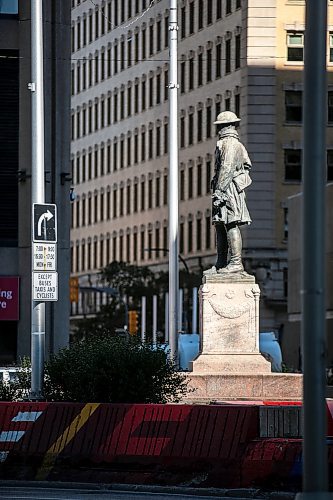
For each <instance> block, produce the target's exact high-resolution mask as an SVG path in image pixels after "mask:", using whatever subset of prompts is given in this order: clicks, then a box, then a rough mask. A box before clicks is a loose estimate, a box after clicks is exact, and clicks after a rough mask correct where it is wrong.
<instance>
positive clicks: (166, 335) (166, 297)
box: [164, 292, 169, 343]
mask: <svg viewBox="0 0 333 500" xmlns="http://www.w3.org/2000/svg"><path fill="white" fill-rule="evenodd" d="M164 313H165V316H164V318H165V335H164V341H165V342H166V343H167V342H169V294H168V292H166V294H165V311H164Z"/></svg>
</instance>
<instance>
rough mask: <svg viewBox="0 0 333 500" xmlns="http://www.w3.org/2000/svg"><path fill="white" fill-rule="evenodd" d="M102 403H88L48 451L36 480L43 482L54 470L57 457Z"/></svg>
mask: <svg viewBox="0 0 333 500" xmlns="http://www.w3.org/2000/svg"><path fill="white" fill-rule="evenodd" d="M99 406H100V403H87V404H86V405H85V406H84V407H83V408H82V410H81V411H80V413H79V414H78V415H77V416H76V417H75V418H74V420H73V422H71V423H70V424H69V426H68V427H66V429H65V430H64V432H63V433H62V434H61V435H60V436H59V437H58V439H57V440H56V441H55V442H54V443H53V444H52V446H50V448H49V449H48V450H47V452H46V454H45V457H44V460H43V463H42V465H41V467H40V468H39V470H38V472H37V474H36V478H35V479H36V480H39V481H42V480H44V479H46V478H47V476H48V475H49V473H50V471H51V469H52V468H53V466H54V464H55V461H56V459H57V456H58V455H59V453H61V452H62V451H63V449H64V448H65V446H67V445H68V444H69V443H70V442H71V441H72V439H73V438H74V437H75V435H76V434H77V433H78V432H79V430H80V429H81V428H82V427H83V426H84V424H85V423H86V422H87V420H88V419H89V418H90V417H91V415H92V414H93V413H94V412H95V411H96V410H97V408H98V407H99Z"/></svg>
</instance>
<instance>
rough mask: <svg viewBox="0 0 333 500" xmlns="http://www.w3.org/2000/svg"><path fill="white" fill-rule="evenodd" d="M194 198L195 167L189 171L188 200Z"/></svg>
mask: <svg viewBox="0 0 333 500" xmlns="http://www.w3.org/2000/svg"><path fill="white" fill-rule="evenodd" d="M192 198H193V167H189V169H188V199H189V200H190V199H192Z"/></svg>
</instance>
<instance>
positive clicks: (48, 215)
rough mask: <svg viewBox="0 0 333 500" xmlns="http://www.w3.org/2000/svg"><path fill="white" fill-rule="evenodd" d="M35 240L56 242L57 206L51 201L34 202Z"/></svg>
mask: <svg viewBox="0 0 333 500" xmlns="http://www.w3.org/2000/svg"><path fill="white" fill-rule="evenodd" d="M33 241H44V242H49V243H56V241H57V207H56V205H54V204H51V203H48V204H47V203H34V204H33Z"/></svg>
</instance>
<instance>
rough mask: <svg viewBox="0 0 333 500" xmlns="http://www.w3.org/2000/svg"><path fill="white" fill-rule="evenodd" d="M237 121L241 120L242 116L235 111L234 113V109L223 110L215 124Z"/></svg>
mask: <svg viewBox="0 0 333 500" xmlns="http://www.w3.org/2000/svg"><path fill="white" fill-rule="evenodd" d="M237 122H240V118H238V116H237V115H235V113H233V112H232V111H223V112H222V113H220V114H219V115H217V118H216V121H215V122H214V125H226V124H227V123H237Z"/></svg>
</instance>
